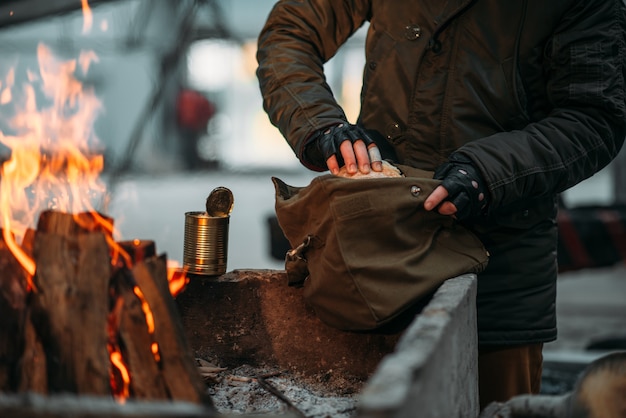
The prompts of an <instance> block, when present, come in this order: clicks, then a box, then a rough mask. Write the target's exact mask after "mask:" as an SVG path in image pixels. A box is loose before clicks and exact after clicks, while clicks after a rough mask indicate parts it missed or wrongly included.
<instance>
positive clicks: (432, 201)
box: [424, 186, 457, 215]
mask: <svg viewBox="0 0 626 418" xmlns="http://www.w3.org/2000/svg"><path fill="white" fill-rule="evenodd" d="M447 197H448V191H447V190H446V188H445V187H443V186H437V188H436V189H435V190H433V192H432V193H431V194H430V195H429V196H428V197H427V198H426V200H425V201H424V209H426V210H433V209H434V208H437V207H438V210H437V211H438V212H439V213H440V214H442V215H454V214H455V213H456V211H457V208H456V206H455V205H454V204H453V203H452V202H447V201H446V202H444V199H445V198H447Z"/></svg>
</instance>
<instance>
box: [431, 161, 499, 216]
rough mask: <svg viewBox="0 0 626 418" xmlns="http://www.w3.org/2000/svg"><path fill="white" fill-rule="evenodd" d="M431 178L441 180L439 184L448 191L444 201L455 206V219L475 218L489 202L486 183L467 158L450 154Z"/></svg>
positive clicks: (484, 209)
mask: <svg viewBox="0 0 626 418" xmlns="http://www.w3.org/2000/svg"><path fill="white" fill-rule="evenodd" d="M433 178H435V179H438V180H442V182H441V185H442V186H443V187H445V189H446V190H447V191H448V197H447V198H446V199H445V201H449V202H451V203H452V204H454V206H456V208H457V213H456V214H455V216H456V218H457V219H459V220H463V219H468V218H475V217H478V216H480V215H481V214H484V213H485V211H486V208H487V204H488V203H489V202H488V197H489V194H488V190H487V185H486V184H485V181H484V180H483V178H482V175H481V174H480V172H479V171H478V170H477V169H476V167H474V164H473V163H472V161H471V160H470V159H469V158H467V157H466V156H464V155H462V154H451V155H450V158H449V160H448V162H446V163H444V164H442V165H441V166H439V167H438V168H437V169H436V170H435V174H434V176H433Z"/></svg>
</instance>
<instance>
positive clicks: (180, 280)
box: [167, 260, 189, 297]
mask: <svg viewBox="0 0 626 418" xmlns="http://www.w3.org/2000/svg"><path fill="white" fill-rule="evenodd" d="M167 280H168V282H169V284H170V293H171V294H172V296H174V297H176V296H177V295H178V294H180V292H182V291H183V290H184V289H185V287H186V286H187V283H189V276H187V268H181V267H180V263H179V262H177V261H174V260H168V261H167Z"/></svg>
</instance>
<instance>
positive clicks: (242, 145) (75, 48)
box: [0, 0, 626, 365]
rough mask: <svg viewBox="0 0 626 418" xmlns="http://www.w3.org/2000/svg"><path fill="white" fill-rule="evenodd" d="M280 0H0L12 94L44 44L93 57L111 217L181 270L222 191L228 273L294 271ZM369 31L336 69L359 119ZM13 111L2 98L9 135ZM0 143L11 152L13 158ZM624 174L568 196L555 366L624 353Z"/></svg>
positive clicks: (106, 208)
mask: <svg viewBox="0 0 626 418" xmlns="http://www.w3.org/2000/svg"><path fill="white" fill-rule="evenodd" d="M274 3H275V1H274V0H92V1H89V2H87V1H86V0H83V1H81V0H0V91H1V90H2V87H7V86H9V85H12V86H19V85H20V84H21V83H26V82H28V81H29V77H30V74H31V73H32V72H36V71H37V68H38V65H39V64H38V58H37V50H38V46H39V45H41V44H45V45H46V46H47V47H48V48H49V49H50V50H51V51H52V52H53V53H54V54H55V55H57V56H59V57H62V58H66V59H73V58H76V57H78V56H79V55H80V54H81V53H83V52H84V51H92V52H93V53H94V54H95V57H96V58H94V59H93V63H92V65H91V66H90V67H89V71H87V72H81V73H78V72H77V77H79V80H80V82H81V83H82V84H83V87H84V88H88V89H93V91H94V92H95V94H96V96H97V97H98V98H99V99H100V101H101V104H102V106H101V108H100V110H99V114H98V117H97V119H96V120H95V122H94V132H95V135H96V136H97V139H98V147H99V149H100V150H101V152H102V153H103V155H104V171H103V180H104V182H105V183H106V186H107V189H108V195H109V198H108V199H107V200H106V201H105V202H103V203H102V205H101V206H100V207H99V209H100V210H102V211H103V212H104V213H106V214H108V215H110V216H112V217H113V218H114V219H115V224H116V226H117V229H118V231H119V234H120V238H121V239H133V238H140V239H147V240H154V241H155V242H156V246H157V250H158V251H159V252H164V253H167V255H168V258H170V259H172V260H178V261H182V251H183V229H184V217H185V213H186V212H188V211H202V210H204V204H205V199H206V197H207V196H208V194H209V193H210V192H211V190H212V189H214V188H215V187H218V186H222V187H227V188H229V189H231V190H232V192H233V194H234V199H235V201H234V208H233V212H232V214H231V219H230V233H229V244H228V270H233V269H241V268H254V269H266V268H269V269H282V268H283V266H284V265H283V262H282V260H281V257H282V254H284V252H281V251H284V248H283V246H284V244H285V243H284V242H281V241H280V238H281V237H277V236H276V230H275V225H272V219H273V213H274V212H273V205H274V189H273V185H272V182H271V177H272V176H276V177H279V178H281V179H282V180H284V181H286V182H287V183H288V184H291V185H294V186H305V185H307V184H308V182H309V181H310V180H311V179H312V178H313V177H314V176H315V175H317V173H312V172H309V171H307V170H306V169H304V168H303V167H301V166H300V164H299V163H298V161H297V160H296V158H295V157H294V155H293V153H292V151H291V149H290V148H289V147H288V146H287V144H286V143H285V141H284V139H283V138H282V136H281V135H280V133H279V132H278V131H277V130H276V128H274V127H273V126H272V125H271V124H270V122H269V120H268V118H267V116H266V114H265V113H264V111H263V109H262V101H261V96H260V93H259V89H258V83H257V79H256V76H255V70H256V59H255V53H256V37H257V35H258V34H259V31H260V30H261V27H262V25H263V23H264V21H265V18H266V17H267V15H268V13H269V11H270V9H271V7H272V5H273V4H274ZM86 22H88V23H89V26H88V27H87V25H86ZM364 31H365V28H362V29H361V30H360V31H359V32H357V34H355V36H354V37H353V38H352V39H351V40H350V42H348V43H347V44H346V45H345V46H344V47H343V48H342V49H341V50H340V51H339V53H338V54H337V55H336V56H335V57H334V58H333V59H332V60H331V61H330V62H329V63H328V64H327V66H326V67H327V68H326V70H327V77H328V82H329V84H330V85H331V87H332V88H333V91H334V92H335V95H336V97H337V99H338V101H339V102H340V103H341V104H342V105H343V106H344V109H345V110H346V113H347V114H348V116H349V118H350V119H351V120H355V119H356V115H357V112H358V100H359V93H360V88H361V75H362V65H363V62H364V56H363V42H364V35H365V32H364ZM8 106H9V103H8V100H3V96H1V95H0V130H4V129H7V128H6V126H4V122H5V119H6V118H5V116H6V115H8V114H10V113H11V112H10V111H9V110H8ZM5 133H6V131H5ZM1 147H2V146H1V145H0V156H2V154H3V153H5V154H6V153H7V152H10V151H7V150H6V149H4V148H1ZM625 166H626V153H625V152H624V151H623V152H622V153H621V154H620V156H619V157H618V159H617V160H616V161H615V162H614V163H612V164H611V165H610V166H609V167H607V168H606V169H605V170H603V171H602V172H600V173H598V174H597V175H595V176H593V177H592V178H590V179H589V180H587V181H585V182H583V183H581V184H580V185H578V186H576V187H574V188H573V189H571V190H569V191H567V192H566V193H564V194H563V204H564V208H563V209H564V210H563V211H562V214H561V215H560V218H559V223H560V228H561V231H562V234H561V241H560V243H559V259H560V262H561V265H562V274H561V277H560V280H559V296H558V309H559V321H560V325H559V326H560V330H561V331H560V332H561V334H560V335H561V336H560V337H559V340H558V341H557V342H555V343H551V344H550V345H548V355H547V359H548V360H551V359H552V360H554V361H555V362H561V363H563V362H566V361H569V362H571V363H572V364H574V365H580V364H581V362H582V363H584V362H586V361H588V359H589V356H594V355H596V354H594V353H595V352H594V351H593V350H607V349H612V348H616V347H617V348H619V347H626V342H625V341H626V330H624V326H623V324H624V323H626V322H625V321H626V280H625V278H626V270H625V269H624V260H626V224H625V222H624V219H625V218H626V210H624V205H625V203H626V189H625V187H624V185H625V184H626V174H625V171H626V170H624V167H625ZM273 227H274V228H273ZM554 353H556V354H554ZM566 353H570V354H571V356H569V354H566ZM553 354H554V355H555V357H554V358H552V357H551V356H552V355H553ZM564 359H565V360H564ZM581 359H582V360H581Z"/></svg>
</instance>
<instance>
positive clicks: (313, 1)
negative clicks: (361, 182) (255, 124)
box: [257, 0, 370, 171]
mask: <svg viewBox="0 0 626 418" xmlns="http://www.w3.org/2000/svg"><path fill="white" fill-rule="evenodd" d="M369 9H370V8H369V0H357V1H355V0H280V1H278V2H277V3H276V5H275V6H274V8H273V9H272V11H271V12H270V14H269V17H268V19H267V21H266V23H265V26H264V27H263V29H262V31H261V33H260V35H259V39H258V50H257V61H258V68H257V77H258V80H259V85H260V89H261V94H262V96H263V108H264V109H265V111H266V112H267V114H268V116H269V118H270V121H271V122H272V124H274V125H275V126H276V127H278V129H279V130H280V132H281V133H282V135H283V136H284V137H285V139H286V140H287V142H288V143H289V145H290V146H291V147H292V148H293V150H294V152H295V153H296V156H297V157H298V158H299V159H300V161H302V162H303V163H304V164H305V165H307V166H309V165H308V164H307V163H306V161H304V160H303V151H304V145H305V141H306V139H307V138H309V137H310V136H311V135H312V134H313V133H314V132H316V131H318V130H319V129H321V128H324V127H327V126H331V125H336V124H339V123H341V122H346V120H347V118H346V116H345V114H344V111H343V110H342V108H341V107H340V106H339V104H338V103H337V102H336V100H335V98H334V96H333V93H332V91H331V89H330V87H329V85H328V84H327V82H326V78H325V76H324V63H326V62H327V61H328V60H329V59H330V58H332V57H333V56H334V55H335V53H336V52H337V50H338V49H339V47H340V46H341V45H342V44H343V43H344V42H345V41H346V40H347V39H348V38H349V37H350V36H351V35H352V34H353V33H354V32H355V31H356V30H357V29H359V27H361V26H362V25H363V23H364V22H365V21H366V20H367V19H368V11H369ZM309 168H313V169H316V168H315V167H310V166H309ZM317 169H318V170H319V171H322V170H325V169H326V168H325V167H324V168H322V167H319V168H317Z"/></svg>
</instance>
